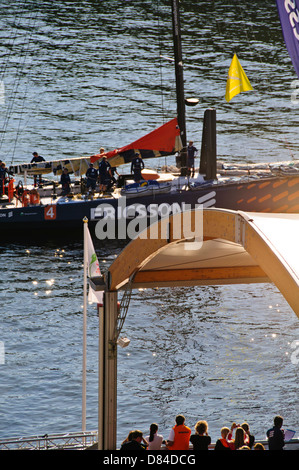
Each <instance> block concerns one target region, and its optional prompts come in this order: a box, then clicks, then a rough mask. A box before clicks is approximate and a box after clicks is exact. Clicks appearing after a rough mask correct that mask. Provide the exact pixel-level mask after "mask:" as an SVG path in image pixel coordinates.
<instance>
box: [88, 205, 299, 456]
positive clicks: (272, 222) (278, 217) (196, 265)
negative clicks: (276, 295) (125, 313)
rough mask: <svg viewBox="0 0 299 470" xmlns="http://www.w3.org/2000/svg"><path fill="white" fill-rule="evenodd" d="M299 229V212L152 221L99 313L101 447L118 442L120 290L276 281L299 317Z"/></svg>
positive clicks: (199, 213)
mask: <svg viewBox="0 0 299 470" xmlns="http://www.w3.org/2000/svg"><path fill="white" fill-rule="evenodd" d="M186 227H188V230H187V231H186ZM298 235H299V214H262V213H244V212H236V211H231V210H225V209H214V208H211V209H203V210H201V209H194V210H191V211H188V212H185V213H178V214H175V215H172V216H170V217H169V218H165V219H162V220H161V221H159V222H157V223H156V224H154V225H151V226H150V227H148V228H147V229H146V230H145V231H144V232H142V233H141V234H140V235H139V236H138V237H137V238H136V239H134V240H132V241H131V242H130V243H129V244H128V245H127V246H126V247H125V248H124V250H123V251H122V252H121V253H120V254H119V255H118V257H117V258H116V259H115V261H114V262H113V263H112V265H111V266H110V268H109V270H108V272H107V275H106V278H105V281H106V292H105V297H104V298H105V301H104V309H103V314H102V315H101V316H100V320H99V321H100V326H99V330H100V335H99V336H100V339H99V349H100V351H99V352H100V354H99V358H100V360H99V449H110V450H112V449H115V448H116V397H117V393H116V385H117V375H116V369H117V345H116V342H115V340H114V338H115V325H116V322H117V317H118V313H117V292H118V291H119V290H120V289H125V288H126V287H128V286H129V288H130V289H135V288H139V287H141V286H142V287H157V286H160V287H171V286H192V285H212V284H214V285H215V284H233V283H257V282H273V283H274V284H275V285H276V286H277V288H278V289H279V290H280V292H281V293H282V295H283V296H284V297H285V299H286V300H287V302H288V303H289V305H290V306H291V308H292V309H293V311H294V312H295V313H296V315H297V316H298V317H299V250H298V249H297V244H298V238H299V237H298ZM91 282H92V279H91Z"/></svg>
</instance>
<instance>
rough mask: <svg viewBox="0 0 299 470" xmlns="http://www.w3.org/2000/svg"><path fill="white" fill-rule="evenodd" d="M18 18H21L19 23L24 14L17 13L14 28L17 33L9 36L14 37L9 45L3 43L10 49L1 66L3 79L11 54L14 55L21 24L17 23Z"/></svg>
mask: <svg viewBox="0 0 299 470" xmlns="http://www.w3.org/2000/svg"><path fill="white" fill-rule="evenodd" d="M17 19H18V20H19V23H20V22H21V19H22V15H20V14H17V13H16V15H15V17H14V22H13V24H14V26H15V29H14V31H15V33H14V36H12V35H11V37H8V39H11V38H12V43H11V44H10V43H9V42H8V45H6V44H3V46H6V47H7V48H8V51H9V52H8V54H7V56H6V59H7V60H6V61H5V62H3V64H4V66H3V67H2V68H1V79H2V80H3V78H4V74H5V71H6V68H7V66H8V63H9V59H10V56H12V53H13V45H14V41H15V40H16V38H17V34H18V28H17V26H18V25H19V23H17ZM7 22H8V21H7ZM9 46H10V47H9Z"/></svg>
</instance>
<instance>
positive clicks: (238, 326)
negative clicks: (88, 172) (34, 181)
mask: <svg viewBox="0 0 299 470" xmlns="http://www.w3.org/2000/svg"><path fill="white" fill-rule="evenodd" d="M182 5H183V9H182V30H183V52H184V61H185V91H186V96H196V97H198V98H199V100H200V103H199V105H198V106H197V107H195V108H189V109H187V136H188V137H190V138H192V139H193V140H194V142H195V144H196V145H197V146H198V148H200V143H201V129H202V116H203V112H204V110H205V109H206V108H207V107H211V106H216V108H217V117H218V123H217V130H218V144H217V145H218V154H219V155H220V156H221V158H223V159H225V160H227V161H248V162H268V161H278V160H290V159H292V158H293V157H294V158H298V147H299V144H298V138H297V136H298V120H299V117H298V106H299V105H298V104H297V103H296V102H294V99H293V101H292V93H294V88H292V84H294V83H295V81H296V80H297V77H296V75H295V72H294V71H293V68H292V64H291V61H290V59H289V56H288V55H287V52H286V48H285V45H284V43H283V39H282V34H281V29H280V24H279V19H278V14H277V11H276V6H275V2H271V1H264V2H260V1H251V2H241V1H232V0H231V1H213V2H210V1H183V2H182ZM0 25H1V28H0V54H1V66H0V74H1V75H0V80H1V84H2V85H1V86H2V88H1V89H2V90H3V87H4V91H5V92H4V95H3V93H2V95H1V96H0V98H1V104H0V112H1V114H0V116H1V118H0V119H1V121H0V122H1V136H0V137H1V142H0V144H1V147H0V158H1V159H2V160H4V161H5V162H6V163H7V164H11V163H16V162H19V161H26V162H28V161H29V160H31V154H32V152H33V151H34V150H36V151H38V152H39V153H40V154H41V155H43V156H44V157H45V158H47V159H55V158H61V157H79V156H82V155H91V154H93V153H95V152H98V150H99V147H100V146H104V147H105V148H106V149H109V150H110V149H114V148H116V147H119V146H121V145H125V144H128V143H130V142H131V141H133V140H135V139H137V138H139V137H141V136H142V135H144V134H145V133H146V132H149V131H151V130H153V129H154V128H155V127H157V126H159V125H161V124H162V123H163V122H166V121H167V120H169V119H171V118H173V117H174V116H175V113H176V102H175V86H174V85H175V80H174V71H173V63H172V62H171V61H170V60H168V59H167V57H169V58H172V57H173V52H172V42H171V28H172V26H171V15H170V6H169V3H168V2H167V1H165V0H164V1H162V0H160V1H157V2H155V1H134V2H133V1H129V0H127V1H119V0H108V1H105V2H104V1H91V0H90V1H81V2H76V1H75V2H61V1H56V2H52V1H43V2H35V1H30V0H28V1H15V2H11V1H8V0H7V1H5V0H1V1H0ZM234 52H237V54H238V57H239V60H240V62H241V63H242V66H243V68H244V69H245V71H246V73H247V76H248V78H249V79H250V81H251V84H252V86H253V88H254V91H253V92H248V93H243V94H242V95H239V96H238V97H236V98H234V99H233V100H232V101H231V102H230V103H227V102H226V101H225V99H224V95H225V86H226V77H227V72H228V67H229V65H230V62H231V59H232V56H233V53H234ZM160 55H162V56H163V57H162V58H161V57H160ZM164 57H166V58H164ZM161 65H162V67H161ZM295 85H296V83H295ZM295 101H296V100H295ZM171 162H172V160H171V159H170V160H169V161H168V163H171ZM155 164H158V165H163V164H164V159H161V160H159V161H158V162H155ZM151 165H153V164H151ZM65 235H66V236H68V234H67V233H66V234H65ZM70 235H71V234H70ZM96 247H97V253H98V256H99V259H100V263H101V267H102V269H103V270H105V267H106V266H108V265H109V264H110V263H111V262H112V261H113V260H114V258H115V256H116V255H117V253H118V252H119V251H120V249H121V247H120V246H117V245H115V244H114V245H113V244H111V242H109V244H108V242H106V243H99V242H97V243H96ZM0 249H1V254H0V260H1V277H0V298H1V320H2V321H1V330H0V341H2V342H3V343H4V345H5V363H4V364H0V387H1V391H0V414H1V419H0V438H5V437H12V436H25V435H42V434H45V433H48V434H50V433H54V432H55V433H56V432H67V431H77V430H80V427H81V369H82V367H81V364H82V304H83V287H82V285H83V270H82V261H83V254H82V241H80V240H79V241H73V240H71V236H70V237H69V240H67V241H65V240H64V241H63V243H62V242H52V241H51V240H44V241H43V240H41V241H40V243H33V244H22V243H9V241H8V243H7V244H2V246H1V247H0ZM124 334H126V335H127V336H128V337H129V338H130V339H131V344H130V346H129V348H127V349H124V350H121V349H120V350H119V365H118V443H119V442H120V441H121V440H122V439H123V438H124V437H125V436H126V435H127V433H128V432H129V431H130V430H131V429H133V428H135V427H137V428H140V429H142V430H143V431H144V432H147V430H148V427H149V425H150V423H151V422H153V421H156V422H158V423H159V425H160V431H161V432H162V434H164V436H165V437H167V436H168V432H169V429H170V427H171V426H172V425H173V420H174V416H175V415H176V414H177V413H178V412H182V413H184V414H185V415H186V418H187V423H188V424H189V425H190V426H191V427H192V428H193V426H194V424H195V422H196V421H197V420H198V419H201V418H204V419H207V421H208V423H209V432H210V434H211V436H212V440H213V441H215V440H216V439H217V438H218V436H219V432H220V428H221V427H222V426H223V425H230V424H231V423H232V422H233V421H244V420H248V422H249V424H250V427H251V430H252V432H253V433H254V434H255V435H256V436H258V437H260V438H264V435H265V431H266V430H267V429H268V428H269V427H270V426H271V425H272V420H273V417H274V415H276V414H282V415H283V416H284V418H285V424H286V426H287V427H290V428H294V429H296V430H298V429H299V418H298V411H299V410H298V364H295V363H294V361H292V360H291V357H292V352H293V349H292V346H291V345H292V344H293V342H294V341H295V340H298V339H299V325H298V319H297V317H296V316H295V314H294V312H293V311H292V310H291V308H290V307H289V306H288V304H287V303H286V302H285V300H284V298H283V297H282V296H281V294H280V293H279V292H278V291H277V289H276V287H275V286H273V285H271V284H265V285H262V284H261V285H255V284H253V285H240V286H210V287H194V288H189V289H187V290H185V289H182V288H176V289H172V290H168V289H157V290H141V291H134V292H133V296H132V300H131V305H130V310H129V313H128V317H127V319H126V323H125V328H124ZM97 341H98V318H97V312H96V309H95V306H94V305H90V306H89V308H88V345H87V348H88V372H87V428H88V429H96V428H97V355H98V343H97Z"/></svg>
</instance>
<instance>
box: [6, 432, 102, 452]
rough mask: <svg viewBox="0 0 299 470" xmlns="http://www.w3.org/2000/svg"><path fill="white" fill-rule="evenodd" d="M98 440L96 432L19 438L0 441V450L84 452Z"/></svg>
mask: <svg viewBox="0 0 299 470" xmlns="http://www.w3.org/2000/svg"><path fill="white" fill-rule="evenodd" d="M97 440H98V433H97V431H86V432H69V433H65V434H49V435H48V434H45V435H44V436H29V437H21V438H11V439H0V450H59V449H61V450H62V449H63V450H67V449H70V450H72V449H73V450H86V449H88V448H89V447H92V446H94V445H95V444H96V443H97Z"/></svg>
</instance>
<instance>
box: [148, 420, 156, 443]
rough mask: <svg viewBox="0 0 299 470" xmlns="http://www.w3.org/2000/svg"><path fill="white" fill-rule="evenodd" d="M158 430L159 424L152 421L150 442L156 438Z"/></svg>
mask: <svg viewBox="0 0 299 470" xmlns="http://www.w3.org/2000/svg"><path fill="white" fill-rule="evenodd" d="M157 431H158V425H157V424H156V423H152V424H151V425H150V436H149V440H150V442H152V440H153V439H154V434H156V432H157Z"/></svg>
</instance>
